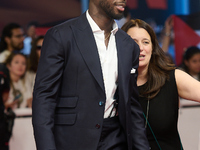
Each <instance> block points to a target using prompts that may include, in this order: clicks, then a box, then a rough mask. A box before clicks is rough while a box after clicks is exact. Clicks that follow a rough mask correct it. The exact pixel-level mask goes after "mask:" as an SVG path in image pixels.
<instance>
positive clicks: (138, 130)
mask: <svg viewBox="0 0 200 150" xmlns="http://www.w3.org/2000/svg"><path fill="white" fill-rule="evenodd" d="M139 52H140V51H139V47H138V45H137V44H134V54H133V57H134V58H135V59H134V60H133V66H132V68H138V65H139ZM137 75H138V72H137V71H136V73H134V82H132V88H133V89H132V93H131V122H132V126H131V134H132V144H133V149H134V150H149V143H148V140H147V136H146V129H145V127H144V117H143V111H142V108H141V106H140V103H139V101H138V99H139V95H138V89H137Z"/></svg>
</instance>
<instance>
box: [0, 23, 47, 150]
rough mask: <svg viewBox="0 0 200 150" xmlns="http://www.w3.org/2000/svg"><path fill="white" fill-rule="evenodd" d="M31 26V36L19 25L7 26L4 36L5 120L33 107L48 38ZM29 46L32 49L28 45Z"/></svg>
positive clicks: (0, 47) (0, 59)
mask: <svg viewBox="0 0 200 150" xmlns="http://www.w3.org/2000/svg"><path fill="white" fill-rule="evenodd" d="M28 27H29V28H27V29H28V30H27V33H29V34H27V36H26V35H25V33H24V29H23V28H22V27H21V26H20V25H19V24H17V23H10V24H8V25H6V26H5V27H4V29H3V31H2V34H1V41H0V64H1V70H0V74H1V101H0V103H1V106H0V107H1V116H0V118H1V120H5V117H4V116H5V113H6V112H7V111H8V110H13V113H14V112H15V110H19V109H21V108H32V98H33V97H32V93H33V86H34V81H35V75H36V71H37V65H38V61H39V58H40V53H41V47H42V44H43V39H44V36H37V35H36V34H35V31H34V30H35V28H34V27H33V25H29V26H28ZM30 28H31V31H30ZM30 35H32V36H31V40H30V39H29V40H28V41H29V43H28V42H27V41H26V40H25V39H26V38H30V37H29V36H30ZM26 44H29V46H25V45H26ZM1 124H2V125H1V129H0V130H1V134H0V137H1V138H0V139H1V140H0V142H1V145H0V149H2V150H4V149H5V150H7V149H8V144H7V143H8V140H2V139H5V138H4V137H6V135H8V133H7V132H3V131H6V125H7V122H4V123H3V122H1ZM9 138H10V136H9ZM9 138H8V139H9Z"/></svg>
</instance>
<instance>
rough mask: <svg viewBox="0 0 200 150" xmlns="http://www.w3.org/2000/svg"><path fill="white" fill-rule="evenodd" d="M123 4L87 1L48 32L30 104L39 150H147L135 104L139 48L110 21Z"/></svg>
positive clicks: (119, 14) (122, 1)
mask: <svg viewBox="0 0 200 150" xmlns="http://www.w3.org/2000/svg"><path fill="white" fill-rule="evenodd" d="M125 5H126V1H125V0H90V3H89V10H88V11H87V12H86V13H84V14H82V15H81V16H80V17H78V18H75V19H73V20H70V21H67V22H65V23H63V24H61V25H58V26H55V27H53V28H52V29H50V30H49V31H48V32H47V34H46V36H45V40H44V45H43V48H42V54H41V58H40V62H39V67H38V71H37V76H36V83H35V88H34V98H33V127H34V134H35V140H36V145H37V148H38V150H97V149H98V150H108V149H109V150H131V149H135V150H136V149H137V150H147V149H148V147H149V146H148V142H147V138H146V135H145V128H144V122H143V116H142V111H141V108H140V106H139V104H138V101H137V98H138V93H137V86H136V78H137V71H136V69H137V67H138V57H139V48H138V46H137V45H136V44H135V42H134V41H133V40H132V39H131V38H130V37H129V36H128V35H127V34H126V33H124V32H123V31H122V30H120V29H118V27H117V25H116V23H115V22H114V20H113V19H119V18H121V17H122V16H123V11H124V7H125Z"/></svg>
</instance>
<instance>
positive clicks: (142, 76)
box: [137, 67, 148, 86]
mask: <svg viewBox="0 0 200 150" xmlns="http://www.w3.org/2000/svg"><path fill="white" fill-rule="evenodd" d="M147 69H148V68H141V67H140V68H138V78H137V86H141V85H143V84H145V83H146V82H147V73H148V70H147Z"/></svg>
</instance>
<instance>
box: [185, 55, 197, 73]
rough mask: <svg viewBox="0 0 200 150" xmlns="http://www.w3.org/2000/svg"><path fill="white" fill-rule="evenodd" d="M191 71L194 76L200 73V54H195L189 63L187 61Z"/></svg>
mask: <svg viewBox="0 0 200 150" xmlns="http://www.w3.org/2000/svg"><path fill="white" fill-rule="evenodd" d="M185 64H186V65H187V67H188V69H189V73H190V74H192V75H195V74H199V73H200V54H194V55H193V56H192V57H191V58H190V59H189V60H188V61H185Z"/></svg>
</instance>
